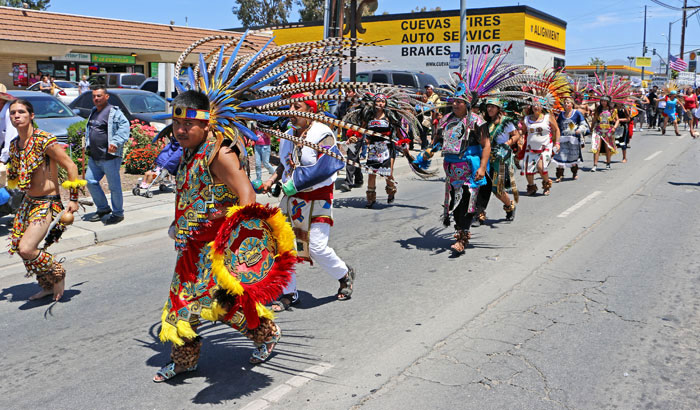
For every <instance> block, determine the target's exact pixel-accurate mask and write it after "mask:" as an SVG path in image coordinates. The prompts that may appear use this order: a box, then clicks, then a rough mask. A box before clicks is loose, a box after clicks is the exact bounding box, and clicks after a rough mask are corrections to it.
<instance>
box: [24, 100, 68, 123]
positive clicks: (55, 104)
mask: <svg viewBox="0 0 700 410" xmlns="http://www.w3.org/2000/svg"><path fill="white" fill-rule="evenodd" d="M22 99H24V100H27V101H29V102H30V103H32V105H33V106H34V118H67V117H72V116H74V115H75V114H74V113H73V111H72V110H71V109H70V108H68V107H67V106H66V105H65V104H63V103H62V102H61V101H59V100H58V99H57V98H54V97H51V96H49V95H46V96H43V95H37V96H34V95H32V96H29V97H22Z"/></svg>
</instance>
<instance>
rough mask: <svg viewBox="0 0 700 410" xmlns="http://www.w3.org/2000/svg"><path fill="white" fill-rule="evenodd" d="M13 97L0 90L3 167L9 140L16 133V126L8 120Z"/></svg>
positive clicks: (7, 157) (8, 156) (8, 148)
mask: <svg viewBox="0 0 700 410" xmlns="http://www.w3.org/2000/svg"><path fill="white" fill-rule="evenodd" d="M0 85H1V84H0ZM3 87H4V86H3ZM0 88H2V87H0ZM14 99H15V98H14V97H13V96H11V95H10V94H6V93H4V92H0V145H2V152H1V153H0V162H2V164H3V165H1V166H0V167H2V168H4V164H6V163H7V161H9V159H10V141H12V140H13V139H15V137H16V136H17V135H18V134H17V128H15V127H14V126H13V125H12V122H11V121H10V103H9V101H12V100H14Z"/></svg>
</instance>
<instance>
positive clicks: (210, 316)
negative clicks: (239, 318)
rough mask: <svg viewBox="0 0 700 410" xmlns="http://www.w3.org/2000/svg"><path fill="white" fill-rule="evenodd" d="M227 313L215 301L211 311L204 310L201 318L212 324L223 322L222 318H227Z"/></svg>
mask: <svg viewBox="0 0 700 410" xmlns="http://www.w3.org/2000/svg"><path fill="white" fill-rule="evenodd" d="M226 313H227V312H226V309H224V308H222V307H221V306H219V304H218V303H217V302H216V301H214V302H212V304H211V308H210V309H206V308H205V309H202V314H201V316H202V318H204V319H206V320H209V321H210V322H216V321H219V320H221V317H222V316H226Z"/></svg>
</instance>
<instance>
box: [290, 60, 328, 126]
mask: <svg viewBox="0 0 700 410" xmlns="http://www.w3.org/2000/svg"><path fill="white" fill-rule="evenodd" d="M337 75H338V71H335V70H334V71H333V72H330V68H326V69H325V70H323V74H322V75H321V78H320V79H318V82H321V83H331V82H333V81H335V78H336V76H337ZM317 76H318V70H311V71H309V72H306V73H304V74H299V75H292V76H289V77H287V83H288V84H293V83H315V82H317V80H316V77H317ZM324 94H328V96H329V97H332V96H335V95H337V94H338V90H337V89H335V90H316V91H315V92H314V93H312V95H324ZM337 97H339V96H337ZM337 97H336V98H334V99H330V98H329V99H327V100H320V101H318V103H317V110H316V112H322V113H323V114H325V115H327V116H329V117H333V118H336V117H335V116H334V115H333V114H331V107H333V106H335V105H337V104H338V101H337Z"/></svg>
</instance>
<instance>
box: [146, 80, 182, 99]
mask: <svg viewBox="0 0 700 410" xmlns="http://www.w3.org/2000/svg"><path fill="white" fill-rule="evenodd" d="M185 81H186V80H185ZM180 82H181V83H182V84H186V83H185V82H183V81H182V79H181V80H180ZM139 90H144V91H150V92H152V93H154V94H158V95H160V96H161V97H163V98H165V92H164V91H161V92H158V78H156V77H149V78H147V79H146V80H145V81H144V82H142V83H141V85H139ZM177 94H178V92H177V87H173V92H172V97H171V98H175V97H176V96H177Z"/></svg>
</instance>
